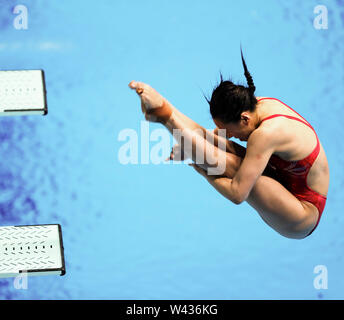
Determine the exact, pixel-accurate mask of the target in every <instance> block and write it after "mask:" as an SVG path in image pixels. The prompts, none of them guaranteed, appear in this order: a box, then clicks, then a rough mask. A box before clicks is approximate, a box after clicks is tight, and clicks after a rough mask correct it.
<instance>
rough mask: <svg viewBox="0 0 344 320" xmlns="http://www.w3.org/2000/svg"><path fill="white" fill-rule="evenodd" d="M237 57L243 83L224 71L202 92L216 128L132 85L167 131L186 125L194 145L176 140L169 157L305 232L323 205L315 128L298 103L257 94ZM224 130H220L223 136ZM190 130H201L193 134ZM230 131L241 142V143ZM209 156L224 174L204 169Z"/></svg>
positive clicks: (323, 169)
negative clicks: (228, 77)
mask: <svg viewBox="0 0 344 320" xmlns="http://www.w3.org/2000/svg"><path fill="white" fill-rule="evenodd" d="M241 57H242V63H243V67H244V73H245V77H246V80H247V86H243V85H237V84H234V83H233V82H232V81H229V80H224V79H223V77H222V75H221V80H220V83H219V84H218V85H217V86H216V87H215V88H214V90H213V92H212V95H211V98H210V99H208V98H207V101H208V103H209V106H210V114H211V116H212V119H213V121H214V124H215V125H216V128H215V129H214V130H213V131H212V130H206V129H205V128H203V127H202V126H200V125H199V124H198V123H196V122H195V121H193V120H192V119H190V118H189V117H187V116H186V115H185V114H183V113H182V112H180V111H179V110H178V109H177V108H176V107H175V106H173V105H172V104H171V103H170V102H169V101H168V100H167V99H165V98H164V97H163V96H162V95H160V94H159V93H158V92H157V91H156V90H155V89H153V88H152V87H151V86H149V85H147V84H145V83H142V82H137V81H132V82H130V84H129V87H130V88H131V89H133V90H136V92H137V94H138V95H139V97H140V99H141V110H142V112H143V113H144V114H145V118H146V120H148V121H152V122H160V123H162V124H163V125H164V126H165V127H166V128H167V129H168V130H169V131H170V132H171V133H172V134H173V132H174V130H181V131H183V130H184V131H186V132H189V133H190V132H191V134H185V135H183V141H184V142H185V145H186V142H188V145H191V146H192V152H190V151H189V150H184V149H183V145H184V144H182V145H180V144H178V145H176V146H175V147H173V148H172V151H171V155H170V159H171V160H175V159H176V157H177V155H178V157H179V159H180V160H183V159H184V158H185V157H189V158H191V159H192V160H193V161H194V162H193V163H192V164H191V166H192V167H193V168H194V169H195V170H196V171H197V172H198V173H199V174H201V175H202V176H203V177H204V178H206V179H207V181H208V182H209V183H210V184H211V185H212V186H213V187H214V188H215V189H216V190H217V191H218V192H219V193H220V194H222V195H223V196H224V197H226V198H227V199H229V200H230V201H232V202H233V203H235V204H240V203H242V202H244V201H246V202H247V203H249V204H250V205H251V206H252V207H253V208H254V209H255V210H256V211H257V212H258V213H259V215H260V216H261V218H262V219H263V220H264V221H265V222H266V223H267V224H268V225H269V226H270V227H271V228H273V229H274V230H275V231H277V232H278V233H279V234H281V235H282V236H285V237H288V238H292V239H303V238H305V237H307V236H309V235H310V234H311V233H312V232H313V231H314V230H315V229H316V227H317V226H318V224H319V221H320V218H321V215H322V213H323V211H324V208H325V203H326V197H327V192H328V187H329V167H328V162H327V159H326V155H325V151H324V148H323V146H322V144H321V142H320V141H319V138H318V136H317V134H316V132H315V130H314V129H313V127H312V126H311V125H310V124H309V122H308V121H306V120H305V119H304V118H303V117H302V116H301V115H300V114H298V113H297V112H296V111H295V110H293V109H292V108H291V107H289V106H288V105H286V104H285V103H283V102H282V101H280V100H278V99H276V98H271V97H256V96H255V94H254V92H255V89H256V88H255V85H254V82H253V79H252V77H251V75H250V73H249V71H248V69H247V66H246V63H245V60H244V57H243V55H242V54H241ZM224 130H225V136H224V135H222V134H221V135H220V134H219V132H220V131H221V132H223V131H224ZM192 132H198V134H197V138H196V137H195V134H192ZM200 132H201V133H204V134H203V135H202V134H199V133H200ZM209 137H211V139H209ZM232 137H234V138H237V139H240V140H241V141H246V142H247V145H246V148H245V147H243V146H241V145H240V144H237V143H235V142H234V141H232V140H230V139H231V138H232ZM210 149H211V150H212V155H213V156H212V158H213V159H212V160H211V161H208V163H207V161H206V160H205V162H204V163H201V164H199V163H198V162H197V161H196V155H197V154H200V153H204V154H209V153H207V150H210ZM208 158H209V157H208ZM214 158H215V162H216V160H217V166H218V165H219V163H220V162H221V163H222V164H223V168H224V170H223V173H222V174H209V170H208V169H209V168H210V167H214ZM204 159H207V157H205V158H204Z"/></svg>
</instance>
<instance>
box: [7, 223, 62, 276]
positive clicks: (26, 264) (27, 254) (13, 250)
mask: <svg viewBox="0 0 344 320" xmlns="http://www.w3.org/2000/svg"><path fill="white" fill-rule="evenodd" d="M23 272H26V273H27V275H28V276H34V275H51V274H55V275H61V276H63V275H64V274H65V273H66V271H65V261H64V249H63V242H62V230H61V226H60V225H59V224H52V225H36V226H9V227H0V278H9V277H16V276H18V275H19V274H22V273H23Z"/></svg>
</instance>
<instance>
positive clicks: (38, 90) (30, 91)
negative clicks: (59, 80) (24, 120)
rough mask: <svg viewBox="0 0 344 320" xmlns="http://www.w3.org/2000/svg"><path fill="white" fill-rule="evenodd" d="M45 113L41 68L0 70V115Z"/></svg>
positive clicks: (43, 81)
mask: <svg viewBox="0 0 344 320" xmlns="http://www.w3.org/2000/svg"><path fill="white" fill-rule="evenodd" d="M47 113H48V107H47V97H46V86H45V76H44V71H43V70H6V71H0V116H22V115H46V114H47Z"/></svg>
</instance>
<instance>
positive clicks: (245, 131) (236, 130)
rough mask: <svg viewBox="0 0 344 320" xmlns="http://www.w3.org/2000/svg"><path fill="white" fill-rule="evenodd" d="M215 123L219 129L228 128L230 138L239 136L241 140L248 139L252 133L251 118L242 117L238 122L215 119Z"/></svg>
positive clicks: (227, 133) (227, 135) (227, 132)
mask: <svg viewBox="0 0 344 320" xmlns="http://www.w3.org/2000/svg"><path fill="white" fill-rule="evenodd" d="M213 120H214V123H215V125H216V126H217V127H218V128H219V129H226V137H227V138H228V139H229V138H232V137H234V138H237V139H239V140H240V141H247V140H248V137H249V136H250V134H251V133H252V131H253V130H252V129H251V126H250V120H249V119H246V118H242V119H241V120H240V121H238V122H229V123H224V122H222V121H221V120H219V119H213Z"/></svg>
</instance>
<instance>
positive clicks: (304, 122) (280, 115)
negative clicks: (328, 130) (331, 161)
mask: <svg viewBox="0 0 344 320" xmlns="http://www.w3.org/2000/svg"><path fill="white" fill-rule="evenodd" d="M261 100H276V101H279V102H280V103H282V104H283V105H285V106H286V107H288V108H289V109H290V110H292V111H293V112H295V113H296V114H297V115H298V116H300V117H301V118H302V119H303V120H301V119H299V118H297V117H293V116H288V115H286V114H279V113H278V114H273V115H271V116H268V117H266V118H264V119H263V120H262V121H261V122H263V121H266V120H269V119H273V118H277V117H285V118H288V119H292V120H296V121H299V122H302V123H303V124H305V125H306V126H308V127H310V128H311V129H312V130H313V132H314V134H315V137H316V138H317V145H316V147H315V149H314V150H313V152H312V153H311V154H310V155H309V156H308V157H307V158H309V159H308V160H309V161H311V163H313V162H314V161H315V159H316V157H317V156H318V154H319V152H320V142H319V138H318V135H317V134H316V132H315V130H314V129H313V127H312V126H311V125H310V124H309V123H308V121H307V120H306V119H305V118H304V117H302V116H301V115H300V114H298V113H297V112H296V111H295V110H294V109H292V108H291V107H289V106H288V105H286V104H285V103H283V102H282V101H280V100H278V99H276V98H261V99H259V100H258V101H261Z"/></svg>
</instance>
